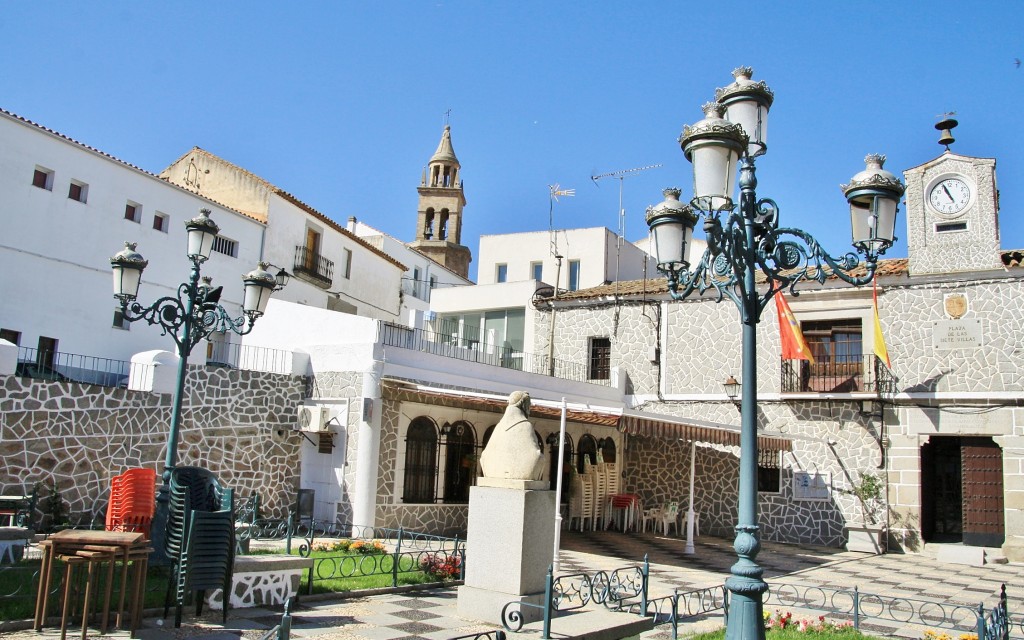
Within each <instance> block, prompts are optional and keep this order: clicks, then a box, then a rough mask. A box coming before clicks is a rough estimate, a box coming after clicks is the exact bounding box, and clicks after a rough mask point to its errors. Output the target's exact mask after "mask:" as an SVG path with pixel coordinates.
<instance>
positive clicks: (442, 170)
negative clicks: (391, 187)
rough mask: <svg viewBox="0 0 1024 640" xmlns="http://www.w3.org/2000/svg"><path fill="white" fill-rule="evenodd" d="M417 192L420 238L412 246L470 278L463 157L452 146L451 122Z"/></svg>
mask: <svg viewBox="0 0 1024 640" xmlns="http://www.w3.org/2000/svg"><path fill="white" fill-rule="evenodd" d="M417 191H418V192H419V194H420V198H419V212H418V214H417V216H416V239H415V240H414V241H413V242H412V244H410V245H409V246H411V247H412V248H413V249H415V250H417V251H419V252H420V253H422V254H424V255H425V256H427V257H428V258H431V259H432V260H434V261H436V262H439V263H441V264H443V265H444V266H445V267H447V268H449V269H451V270H452V271H454V272H455V273H457V274H459V275H460V276H462V277H463V278H468V277H469V263H470V262H471V261H472V259H473V256H472V253H471V252H470V250H469V248H468V247H464V246H463V245H462V244H461V240H462V208H463V207H465V206H466V196H465V195H464V194H463V192H462V176H461V167H460V166H459V159H458V158H456V157H455V150H454V149H453V148H452V128H451V127H450V126H448V125H445V127H444V133H443V134H441V142H440V143H439V144H438V145H437V151H435V152H434V155H433V156H432V157H431V158H430V162H429V163H428V164H427V168H426V170H425V171H424V173H423V178H422V180H421V181H420V186H419V188H418V189H417Z"/></svg>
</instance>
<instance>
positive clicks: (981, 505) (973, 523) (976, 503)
mask: <svg viewBox="0 0 1024 640" xmlns="http://www.w3.org/2000/svg"><path fill="white" fill-rule="evenodd" d="M960 455H961V460H962V463H963V489H962V495H963V504H964V507H963V532H964V534H963V536H964V537H963V541H964V544H967V545H972V546H976V547H998V546H1000V545H1002V544H1003V537H1004V533H1005V531H1004V528H1003V522H1004V514H1003V450H1002V449H1000V448H999V445H997V444H996V443H995V442H993V441H992V438H963V439H962V443H961V449H960Z"/></svg>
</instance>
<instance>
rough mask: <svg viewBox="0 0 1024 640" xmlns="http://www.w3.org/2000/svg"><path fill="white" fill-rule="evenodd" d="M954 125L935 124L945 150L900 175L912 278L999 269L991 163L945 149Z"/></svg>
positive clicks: (947, 121)
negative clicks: (905, 210)
mask: <svg viewBox="0 0 1024 640" xmlns="http://www.w3.org/2000/svg"><path fill="white" fill-rule="evenodd" d="M956 125H957V121H956V120H953V119H952V118H947V119H945V120H943V121H942V122H940V123H938V124H937V125H935V128H936V129H938V130H939V131H941V132H942V135H941V138H940V139H939V144H941V145H943V146H945V147H946V150H945V151H944V152H943V153H942V155H940V156H939V157H938V158H935V159H934V160H930V161H928V162H926V163H924V164H922V165H920V166H917V167H914V168H912V169H907V170H906V171H905V172H904V173H903V176H904V178H906V183H907V192H906V206H907V248H908V252H909V255H910V273H911V275H924V274H929V273H950V272H956V271H986V270H992V269H1001V268H1002V262H1001V261H1000V259H999V191H997V190H996V161H995V159H993V158H974V157H970V156H962V155H959V154H956V153H953V152H952V151H950V150H949V146H950V145H951V144H953V142H955V140H954V138H953V135H952V131H953V128H954V127H956Z"/></svg>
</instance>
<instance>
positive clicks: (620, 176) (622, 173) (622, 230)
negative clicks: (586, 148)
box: [590, 164, 661, 286]
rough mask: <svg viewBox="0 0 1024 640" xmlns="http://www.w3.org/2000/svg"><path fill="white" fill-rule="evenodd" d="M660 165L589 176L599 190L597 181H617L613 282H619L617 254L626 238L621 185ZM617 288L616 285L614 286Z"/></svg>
mask: <svg viewBox="0 0 1024 640" xmlns="http://www.w3.org/2000/svg"><path fill="white" fill-rule="evenodd" d="M660 166H661V165H660V164H650V165H647V166H646V167H636V168H635V169H623V170H622V171H610V172H608V173H602V174H599V175H596V176H590V179H591V180H593V181H594V186H595V187H598V188H600V187H601V185H599V184H598V183H597V181H598V180H602V179H604V178H618V179H619V239H618V240H617V241H616V243H615V282H616V283H618V281H619V253H620V250H621V248H622V243H623V242H625V238H626V210H625V209H624V208H623V207H622V183H623V181H624V180H625V179H626V178H628V177H632V176H633V175H634V174H637V173H640V172H641V171H649V170H651V169H657V168H658V167H660ZM616 286H617V284H616Z"/></svg>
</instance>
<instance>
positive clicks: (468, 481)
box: [442, 420, 477, 503]
mask: <svg viewBox="0 0 1024 640" xmlns="http://www.w3.org/2000/svg"><path fill="white" fill-rule="evenodd" d="M442 431H444V429H442ZM447 431H448V432H447V434H445V445H444V501H445V502H447V503H462V502H469V488H470V487H471V486H472V485H473V481H474V480H476V476H477V473H476V470H477V464H476V459H477V457H476V434H475V433H474V431H473V426H472V425H471V424H469V423H468V422H466V421H465V420H460V421H458V422H456V423H455V424H452V425H448V429H447Z"/></svg>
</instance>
